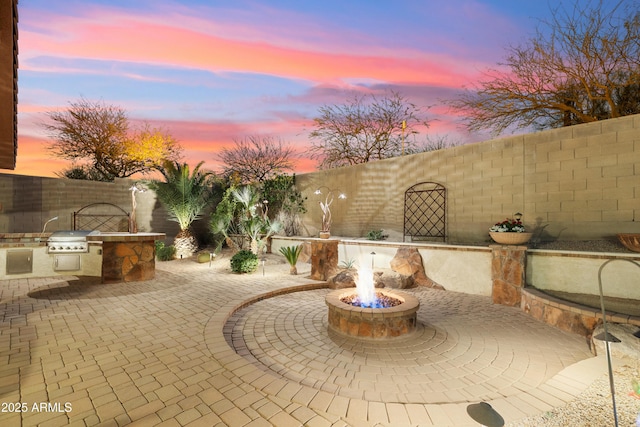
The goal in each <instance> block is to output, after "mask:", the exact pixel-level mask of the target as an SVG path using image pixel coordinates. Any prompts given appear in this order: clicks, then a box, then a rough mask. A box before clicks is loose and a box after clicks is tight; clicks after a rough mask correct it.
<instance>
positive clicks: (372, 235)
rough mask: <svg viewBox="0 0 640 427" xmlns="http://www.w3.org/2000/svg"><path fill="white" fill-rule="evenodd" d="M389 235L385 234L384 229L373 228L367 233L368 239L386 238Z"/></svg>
mask: <svg viewBox="0 0 640 427" xmlns="http://www.w3.org/2000/svg"><path fill="white" fill-rule="evenodd" d="M387 237H388V236H387V235H385V234H383V231H382V230H371V231H369V232H368V233H367V239H368V240H384V239H386V238H387Z"/></svg>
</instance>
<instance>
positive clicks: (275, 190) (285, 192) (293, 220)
mask: <svg viewBox="0 0 640 427" xmlns="http://www.w3.org/2000/svg"><path fill="white" fill-rule="evenodd" d="M262 199H263V200H266V201H267V202H268V206H269V212H270V215H269V217H270V218H271V219H273V218H276V219H277V220H278V222H280V223H281V224H282V228H283V231H284V234H285V235H286V236H295V235H299V234H300V215H301V214H304V213H305V212H306V211H307V209H306V208H305V207H304V202H305V200H306V197H302V194H300V192H299V191H298V190H297V189H296V176H295V174H294V175H277V176H276V177H274V178H270V179H268V180H266V181H264V182H263V183H262Z"/></svg>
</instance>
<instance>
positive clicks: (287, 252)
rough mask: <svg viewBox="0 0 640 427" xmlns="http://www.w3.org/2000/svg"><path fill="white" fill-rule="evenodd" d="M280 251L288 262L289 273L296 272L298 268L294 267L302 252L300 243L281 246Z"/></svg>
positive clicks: (293, 273)
mask: <svg viewBox="0 0 640 427" xmlns="http://www.w3.org/2000/svg"><path fill="white" fill-rule="evenodd" d="M280 253H281V254H282V255H284V257H285V258H286V259H287V262H289V265H290V267H289V274H292V275H296V274H298V268H297V267H296V264H297V263H298V257H299V256H300V254H301V253H302V245H298V246H286V247H282V248H280Z"/></svg>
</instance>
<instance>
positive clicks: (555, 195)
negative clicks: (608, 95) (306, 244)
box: [297, 115, 640, 242]
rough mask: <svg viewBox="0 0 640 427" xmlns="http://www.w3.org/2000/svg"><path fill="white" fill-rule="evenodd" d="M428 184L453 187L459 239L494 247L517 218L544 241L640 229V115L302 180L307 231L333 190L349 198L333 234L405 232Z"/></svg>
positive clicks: (452, 222)
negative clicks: (416, 194) (416, 190)
mask: <svg viewBox="0 0 640 427" xmlns="http://www.w3.org/2000/svg"><path fill="white" fill-rule="evenodd" d="M426 181H433V182H437V183H439V184H442V185H443V186H444V187H445V188H446V189H447V209H446V218H447V235H448V240H449V241H450V242H473V241H489V237H488V235H487V229H488V227H489V226H490V225H492V224H493V223H495V222H497V221H500V220H502V219H504V218H505V217H507V216H511V215H512V214H514V213H515V212H522V213H523V214H524V222H525V225H526V226H527V227H528V228H530V229H534V228H536V227H537V230H538V231H539V233H540V237H541V238H542V240H554V239H567V240H588V239H603V238H611V237H612V236H613V235H614V234H615V233H625V232H626V233H638V232H640V222H639V220H640V115H634V116H628V117H623V118H620V119H612V120H605V121H601V122H596V123H590V124H585V125H579V126H571V127H567V128H561V129H554V130H548V131H543V132H536V133H531V134H526V135H517V136H510V137H506V138H501V139H494V140H489V141H484V142H480V143H475V144H467V145H462V146H458V147H453V148H449V149H444V150H438V151H432V152H427V153H420V154H415V155H410V156H404V157H398V158H393V159H387V160H382V161H377V162H372V163H367V164H362V165H356V166H350V167H345V168H339V169H331V170H326V171H320V172H313V173H308V174H301V175H298V176H297V186H298V188H299V189H300V190H301V191H302V193H303V195H304V196H306V197H307V198H308V199H307V207H308V212H307V214H306V215H305V216H304V221H303V225H304V230H305V232H306V233H308V235H315V234H316V233H317V231H318V226H319V223H320V219H321V217H322V214H321V212H320V209H319V206H318V201H319V199H318V196H316V195H314V193H313V192H314V190H316V189H318V188H320V187H321V186H326V187H328V188H330V189H336V190H340V191H342V192H344V193H345V194H346V195H347V199H346V200H338V199H336V200H335V201H334V202H333V205H332V213H333V226H332V234H334V235H337V236H352V237H359V236H365V235H366V234H367V232H368V231H370V230H374V229H384V230H385V231H387V232H392V233H395V234H397V235H399V236H402V232H403V218H404V192H405V191H406V190H407V189H408V188H409V187H411V186H412V185H415V184H417V183H420V182H426ZM537 237H538V236H537V235H536V236H534V238H537Z"/></svg>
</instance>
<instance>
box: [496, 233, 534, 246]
mask: <svg viewBox="0 0 640 427" xmlns="http://www.w3.org/2000/svg"><path fill="white" fill-rule="evenodd" d="M489 235H490V236H491V238H492V239H493V241H494V242H496V243H499V244H501V245H522V244H525V243H527V242H528V241H529V240H531V236H532V235H533V233H509V232H506V233H500V232H497V231H490V232H489Z"/></svg>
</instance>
